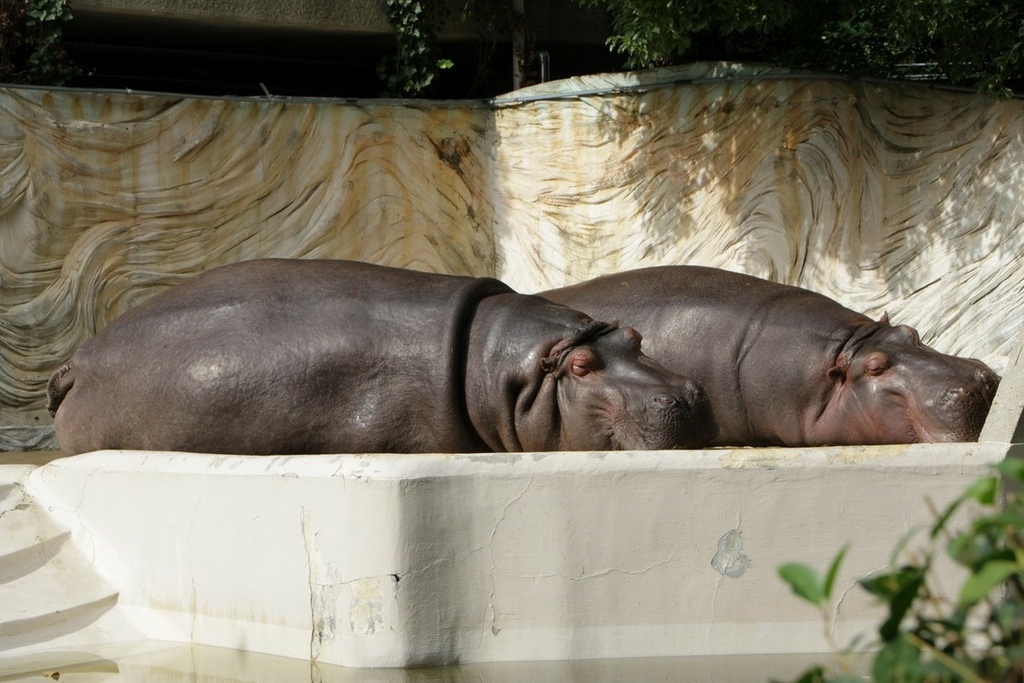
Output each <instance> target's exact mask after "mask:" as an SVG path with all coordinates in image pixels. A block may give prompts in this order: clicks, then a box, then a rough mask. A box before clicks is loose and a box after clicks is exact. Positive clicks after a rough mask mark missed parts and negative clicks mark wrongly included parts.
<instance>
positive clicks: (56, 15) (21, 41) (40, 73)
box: [0, 0, 78, 85]
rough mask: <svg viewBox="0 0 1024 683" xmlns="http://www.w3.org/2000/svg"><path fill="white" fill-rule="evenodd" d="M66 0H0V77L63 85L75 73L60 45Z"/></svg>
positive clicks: (8, 80) (68, 12)
mask: <svg viewBox="0 0 1024 683" xmlns="http://www.w3.org/2000/svg"><path fill="white" fill-rule="evenodd" d="M70 19H71V10H70V9H69V8H68V5H67V2H66V0H11V1H8V0H5V1H4V2H3V3H0V80H2V81H3V82H6V83H23V84H31V85H63V84H64V83H65V81H66V80H67V79H69V78H72V77H73V76H75V75H76V74H77V73H78V70H77V69H76V68H75V67H74V66H73V65H72V64H71V62H70V60H69V59H68V56H67V51H66V50H65V49H64V45H63V30H62V25H63V24H64V22H66V21H69V20H70Z"/></svg>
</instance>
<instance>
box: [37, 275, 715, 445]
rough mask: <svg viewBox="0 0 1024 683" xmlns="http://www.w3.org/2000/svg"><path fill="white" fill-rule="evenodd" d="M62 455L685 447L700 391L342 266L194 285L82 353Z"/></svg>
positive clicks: (462, 302) (558, 325)
mask: <svg viewBox="0 0 1024 683" xmlns="http://www.w3.org/2000/svg"><path fill="white" fill-rule="evenodd" d="M47 393H48V397H49V409H50V412H51V414H52V415H53V416H54V425H55V427H56V432H57V440H58V442H59V444H60V448H61V451H62V452H64V453H67V454H73V453H80V452H83V451H91V450H98V449H105V448H117V449H142V450H177V451H194V452H205V453H243V454H271V453H280V454H286V453H362V452H480V451H540V450H606V449H661V448H686V447H698V446H702V445H705V444H707V443H708V442H709V441H710V440H711V439H712V438H713V437H714V436H715V433H716V431H717V429H716V428H715V425H714V422H713V421H712V419H711V416H710V404H709V402H708V398H707V396H706V394H705V393H704V391H703V390H702V389H701V387H700V386H699V385H698V384H697V383H696V382H694V381H693V380H690V379H685V378H683V377H681V376H679V375H676V374H674V373H671V372H668V371H666V370H665V369H664V368H662V367H661V366H660V365H658V364H657V363H655V362H653V361H652V360H650V359H649V358H648V357H646V356H645V355H643V354H642V353H641V352H640V336H639V334H638V333H637V332H635V331H634V330H632V329H630V328H619V327H617V326H616V325H612V324H608V323H603V322H598V321H593V320H591V319H590V318H589V317H588V316H586V315H584V314H583V313H580V312H578V311H574V310H571V309H569V308H566V307H564V306H559V305H556V304H553V303H551V302H549V301H546V300H544V299H542V298H540V297H535V296H528V295H524V294H518V293H516V292H514V291H512V290H511V289H510V288H508V287H507V286H506V285H504V284H502V283H501V282H499V281H497V280H493V279H490V278H471V277H459V276H451V275H436V274H429V273H420V272H415V271H411V270H403V269H398V268H388V267H383V266H376V265H370V264H366V263H358V262H353V261H328V260H319V261H316V260H288V259H267V260H258V261H247V262H241V263H236V264H232V265H228V266H223V267H220V268H215V269H213V270H211V271H208V272H206V273H204V274H202V275H200V276H198V277H196V278H194V279H192V280H189V281H186V282H185V283H183V284H181V285H178V286H176V287H173V288H171V289H169V290H167V291H165V292H162V293H160V294H158V295H156V296H154V297H152V298H151V299H150V300H148V301H147V302H145V303H144V304H142V305H140V306H139V307H137V308H135V309H133V310H131V311H129V312H128V313H126V314H125V315H123V316H121V317H120V318H118V319H116V320H114V321H113V322H112V323H111V324H110V325H108V326H107V327H106V329H104V330H103V331H102V332H101V333H100V334H98V335H97V336H95V337H93V338H92V339H89V340H87V341H86V342H85V343H84V344H82V346H81V347H80V348H79V349H78V350H77V351H76V352H75V354H74V355H73V357H72V359H71V361H70V362H69V363H67V364H66V365H64V366H63V367H62V368H61V369H60V370H58V371H57V372H56V373H54V375H53V376H52V377H51V379H50V382H49V385H48V389H47Z"/></svg>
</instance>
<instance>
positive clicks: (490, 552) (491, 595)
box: [480, 477, 533, 647]
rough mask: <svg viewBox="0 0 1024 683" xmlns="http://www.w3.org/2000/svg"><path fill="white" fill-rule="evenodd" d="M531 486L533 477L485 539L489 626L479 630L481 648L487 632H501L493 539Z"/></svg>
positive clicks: (486, 612)
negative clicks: (488, 566) (487, 559)
mask: <svg viewBox="0 0 1024 683" xmlns="http://www.w3.org/2000/svg"><path fill="white" fill-rule="evenodd" d="M532 485H533V477H530V478H529V479H527V480H526V485H525V486H524V487H523V488H522V490H520V491H519V493H517V494H516V495H515V496H514V497H513V498H512V499H511V500H509V501H508V502H507V503H506V504H505V507H503V508H502V509H501V516H500V517H498V519H496V520H495V522H494V527H493V528H492V529H491V535H490V536H489V537H488V538H487V545H486V546H485V547H486V548H487V552H488V555H489V557H490V559H491V567H490V570H489V571H488V572H487V577H488V580H489V581H490V584H491V591H490V593H489V594H488V596H487V607H486V608H485V611H484V626H485V627H486V625H487V618H488V613H490V622H491V626H490V628H489V629H488V628H483V629H481V630H480V646H481V647H483V642H484V638H485V637H486V635H487V633H488V632H490V634H491V635H492V636H496V635H498V633H500V632H501V629H500V628H498V625H497V623H496V622H497V613H496V611H495V609H494V596H495V594H496V593H497V587H496V585H495V582H494V569H495V567H496V566H497V565H496V562H495V561H494V537H495V536H496V535H497V533H498V527H499V526H501V523H502V522H504V521H505V516H506V515H507V514H508V510H509V508H510V507H512V506H513V505H515V504H516V503H518V502H519V501H520V500H522V498H523V496H525V495H526V492H527V491H529V490H530V487H531V486H532Z"/></svg>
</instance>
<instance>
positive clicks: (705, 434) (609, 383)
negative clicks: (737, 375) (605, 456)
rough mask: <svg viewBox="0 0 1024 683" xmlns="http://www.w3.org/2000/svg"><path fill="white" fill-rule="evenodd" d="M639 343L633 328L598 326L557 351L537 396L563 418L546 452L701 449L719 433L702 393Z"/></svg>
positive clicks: (548, 362) (549, 359)
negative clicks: (555, 439) (545, 395)
mask: <svg viewBox="0 0 1024 683" xmlns="http://www.w3.org/2000/svg"><path fill="white" fill-rule="evenodd" d="M640 342H641V337H640V334H639V333H638V332H637V331H636V330H634V329H633V328H631V327H622V328H619V327H617V326H615V325H611V324H608V323H602V322H591V323H590V324H589V325H587V326H586V327H584V328H583V329H582V330H581V331H580V332H579V333H578V334H576V335H574V336H573V337H571V338H569V339H565V340H563V341H561V342H559V343H558V344H556V345H555V346H554V347H553V348H552V349H551V351H550V352H549V354H548V357H547V358H546V359H545V360H544V361H543V363H542V369H543V371H544V372H545V373H546V377H545V378H544V382H543V384H544V386H543V388H542V389H541V393H540V396H539V397H538V398H539V399H540V400H542V401H543V400H548V401H551V408H552V409H553V410H554V411H555V412H556V413H557V420H556V422H557V424H558V429H557V431H556V433H555V438H557V443H548V444H546V448H547V449H549V450H650V449H669V448H699V447H702V446H706V445H707V444H708V443H710V442H711V440H712V439H714V438H715V436H717V435H718V428H717V425H716V423H715V421H714V419H713V418H712V415H711V403H710V401H709V400H708V397H707V394H706V393H705V392H704V389H703V387H701V385H700V384H698V383H697V382H696V381H694V380H692V379H688V378H685V377H682V376H680V375H677V374H675V373H672V372H670V371H668V370H666V369H665V368H663V367H662V366H661V365H659V364H658V363H656V362H654V361H653V360H651V359H650V358H648V357H647V356H645V355H644V354H643V353H641V351H640ZM544 394H548V396H547V397H546V398H544ZM535 407H536V406H535Z"/></svg>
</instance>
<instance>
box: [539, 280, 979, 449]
mask: <svg viewBox="0 0 1024 683" xmlns="http://www.w3.org/2000/svg"><path fill="white" fill-rule="evenodd" d="M541 295H542V296H544V297H546V298H549V299H551V300H552V301H557V302H559V303H561V304H564V305H567V306H570V307H573V308H579V309H582V310H586V311H587V312H588V313H590V314H591V315H594V316H598V317H602V318H605V319H618V320H619V321H620V322H622V323H623V324H625V325H633V326H635V327H637V328H639V329H641V330H643V331H644V335H645V339H644V344H645V349H646V350H647V352H648V353H650V354H651V355H652V356H653V357H654V358H657V359H658V360H659V362H661V363H662V364H663V365H665V367H667V368H669V369H670V370H673V371H675V372H678V373H680V374H683V375H685V376H687V377H693V378H694V379H696V380H697V381H698V382H700V383H701V384H702V385H703V387H704V389H705V390H706V391H707V393H708V396H709V398H710V399H711V404H712V412H713V414H714V417H715V421H716V422H717V424H718V427H719V435H718V437H717V438H716V439H715V441H714V444H715V445H740V446H759V445H785V446H819V445H844V444H845V445H850V444H880V443H914V442H930V441H975V440H977V438H978V434H979V433H980V431H981V428H982V426H983V424H984V421H985V417H986V416H987V414H988V410H989V407H990V406H991V403H992V398H993V396H994V394H995V390H996V387H997V386H998V383H999V377H998V376H997V375H996V374H995V373H994V372H993V371H992V370H991V369H990V368H989V367H988V366H987V365H985V364H984V363H982V362H980V361H977V360H974V359H969V358H958V357H955V356H949V355H945V354H942V353H939V352H938V351H936V350H934V349H932V348H929V347H927V346H925V345H924V344H922V343H921V341H920V339H919V338H918V335H917V332H916V331H914V330H913V329H912V328H910V327H908V326H906V325H896V326H893V325H890V324H889V322H888V319H887V318H886V317H883V319H882V320H881V321H878V322H875V321H872V320H871V319H870V318H868V317H866V316H864V315H861V314H860V313H856V312H854V311H851V310H850V309H848V308H845V307H843V306H842V305H840V304H839V303H838V302H836V301H834V300H832V299H829V298H827V297H825V296H822V295H820V294H816V293H814V292H811V291H808V290H806V289H801V288H797V287H790V286H786V285H781V284H776V283H772V282H769V281H766V280H762V279H760V278H755V277H750V276H747V275H741V274H737V273H731V272H728V271H724V270H718V269H714V268H704V267H699V266H663V267H655V268H647V269H641V270H635V271H630V272H626V273H622V274H619V275H608V276H605V277H599V278H596V279H594V280H590V281H588V282H584V283H580V284H578V285H574V286H571V287H565V288H562V289H556V290H551V291H548V292H543V293H542V294H541Z"/></svg>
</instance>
